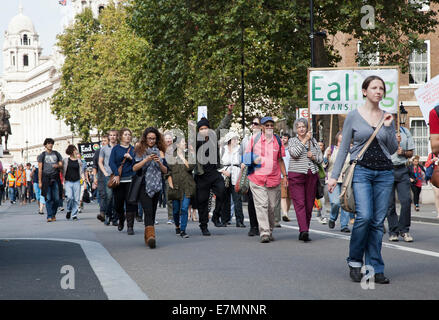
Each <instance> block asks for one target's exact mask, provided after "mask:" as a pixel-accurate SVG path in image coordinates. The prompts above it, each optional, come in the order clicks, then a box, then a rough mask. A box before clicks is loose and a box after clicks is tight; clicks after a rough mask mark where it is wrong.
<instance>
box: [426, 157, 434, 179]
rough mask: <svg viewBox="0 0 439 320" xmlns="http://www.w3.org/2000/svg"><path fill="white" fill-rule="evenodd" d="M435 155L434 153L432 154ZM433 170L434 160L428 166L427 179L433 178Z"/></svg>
mask: <svg viewBox="0 0 439 320" xmlns="http://www.w3.org/2000/svg"><path fill="white" fill-rule="evenodd" d="M432 157H433V155H432ZM433 171H434V163H433V162H432V163H431V164H430V166H428V167H427V169H426V170H425V181H426V182H427V181H429V180H431V177H432V176H433Z"/></svg>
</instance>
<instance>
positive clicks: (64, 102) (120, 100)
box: [52, 5, 155, 140]
mask: <svg viewBox="0 0 439 320" xmlns="http://www.w3.org/2000/svg"><path fill="white" fill-rule="evenodd" d="M126 14H127V13H126V10H125V7H123V6H119V7H118V8H115V6H114V5H110V6H109V7H107V8H106V9H105V10H103V11H102V13H101V14H100V16H99V19H95V18H94V17H93V14H92V12H91V10H90V9H86V10H85V11H84V12H83V13H82V14H79V15H78V16H77V17H76V21H75V23H74V25H72V26H71V27H69V28H67V29H66V30H65V32H64V33H63V34H61V35H59V36H58V46H59V47H60V49H61V51H62V53H63V54H64V55H65V62H64V65H63V68H62V78H61V86H60V88H59V90H57V92H56V93H55V95H54V97H53V100H52V106H53V107H52V111H53V112H54V113H55V115H57V116H58V117H59V118H62V119H64V120H65V122H66V123H67V124H68V125H70V128H71V130H72V131H74V132H76V133H79V135H80V136H81V137H82V138H83V139H84V140H88V139H89V135H90V131H91V129H92V128H97V129H98V131H99V132H100V133H103V132H106V131H107V130H109V129H111V128H117V129H119V128H121V127H129V128H131V129H132V130H133V132H134V133H135V134H137V135H140V133H141V132H142V131H143V129H144V128H145V127H147V126H149V125H153V124H155V123H154V121H153V119H151V118H150V117H149V112H148V111H149V109H150V108H149V106H148V104H147V103H146V101H145V99H144V93H143V92H142V91H141V90H140V89H139V88H138V87H136V85H135V83H134V80H133V74H134V73H135V70H136V68H137V67H138V66H139V65H140V64H141V63H143V62H144V61H143V60H144V57H143V55H142V52H144V51H145V50H146V48H147V46H148V45H147V42H146V41H145V40H144V39H142V38H140V37H137V36H135V35H134V33H133V31H132V30H131V28H130V27H129V26H128V25H127V23H126Z"/></svg>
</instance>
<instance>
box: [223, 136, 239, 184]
mask: <svg viewBox="0 0 439 320" xmlns="http://www.w3.org/2000/svg"><path fill="white" fill-rule="evenodd" d="M221 164H222V165H223V166H224V167H223V168H222V170H221V171H220V172H223V171H227V172H229V173H230V178H231V182H232V185H236V183H237V181H238V178H239V173H240V171H241V156H240V152H239V145H238V146H235V147H234V148H233V150H232V152H230V151H229V147H228V146H225V147H224V149H223V155H222V156H221Z"/></svg>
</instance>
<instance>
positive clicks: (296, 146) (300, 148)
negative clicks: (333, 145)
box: [288, 137, 323, 174]
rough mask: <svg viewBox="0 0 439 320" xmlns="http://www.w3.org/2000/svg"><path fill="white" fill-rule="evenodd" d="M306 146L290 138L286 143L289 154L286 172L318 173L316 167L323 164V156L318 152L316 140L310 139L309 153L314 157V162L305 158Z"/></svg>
mask: <svg viewBox="0 0 439 320" xmlns="http://www.w3.org/2000/svg"><path fill="white" fill-rule="evenodd" d="M308 144H309V143H306V144H303V143H302V142H301V141H300V140H299V138H297V137H294V138H291V139H290V141H289V142H288V152H289V153H290V156H291V158H290V163H289V165H288V172H296V173H303V174H306V173H307V172H308V169H311V172H312V173H317V172H319V167H318V165H319V164H321V163H322V162H323V154H322V151H321V150H320V148H319V146H318V144H317V141H316V139H314V138H312V141H311V152H312V154H313V155H314V156H315V157H316V161H315V162H314V161H312V160H311V159H309V158H308V157H307V153H308Z"/></svg>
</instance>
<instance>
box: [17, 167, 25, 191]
mask: <svg viewBox="0 0 439 320" xmlns="http://www.w3.org/2000/svg"><path fill="white" fill-rule="evenodd" d="M16 185H17V187H21V185H26V171H25V170H17V181H16Z"/></svg>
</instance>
